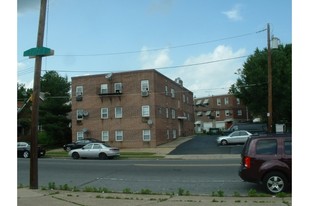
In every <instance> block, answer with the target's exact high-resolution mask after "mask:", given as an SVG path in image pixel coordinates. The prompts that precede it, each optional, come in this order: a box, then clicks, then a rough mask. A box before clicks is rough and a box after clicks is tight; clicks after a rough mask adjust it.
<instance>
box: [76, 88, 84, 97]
mask: <svg viewBox="0 0 309 206" xmlns="http://www.w3.org/2000/svg"><path fill="white" fill-rule="evenodd" d="M83 93H84V87H83V86H81V85H80V86H76V89H75V94H76V96H83Z"/></svg>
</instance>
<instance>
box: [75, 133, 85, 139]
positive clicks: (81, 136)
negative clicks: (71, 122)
mask: <svg viewBox="0 0 309 206" xmlns="http://www.w3.org/2000/svg"><path fill="white" fill-rule="evenodd" d="M76 139H77V140H81V139H84V132H77V133H76Z"/></svg>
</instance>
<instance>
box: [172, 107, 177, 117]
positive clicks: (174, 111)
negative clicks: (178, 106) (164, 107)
mask: <svg viewBox="0 0 309 206" xmlns="http://www.w3.org/2000/svg"><path fill="white" fill-rule="evenodd" d="M175 118H176V110H175V109H172V119H175Z"/></svg>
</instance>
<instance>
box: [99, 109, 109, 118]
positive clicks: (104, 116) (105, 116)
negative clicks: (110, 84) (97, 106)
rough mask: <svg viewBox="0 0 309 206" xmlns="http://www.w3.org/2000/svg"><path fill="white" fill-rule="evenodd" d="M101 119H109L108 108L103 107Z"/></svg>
mask: <svg viewBox="0 0 309 206" xmlns="http://www.w3.org/2000/svg"><path fill="white" fill-rule="evenodd" d="M101 119H108V108H107V107H103V108H101Z"/></svg>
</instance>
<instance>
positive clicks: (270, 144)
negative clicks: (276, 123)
mask: <svg viewBox="0 0 309 206" xmlns="http://www.w3.org/2000/svg"><path fill="white" fill-rule="evenodd" d="M256 154H260V155H274V154H277V140H275V139H263V140H258V142H257V144H256Z"/></svg>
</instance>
